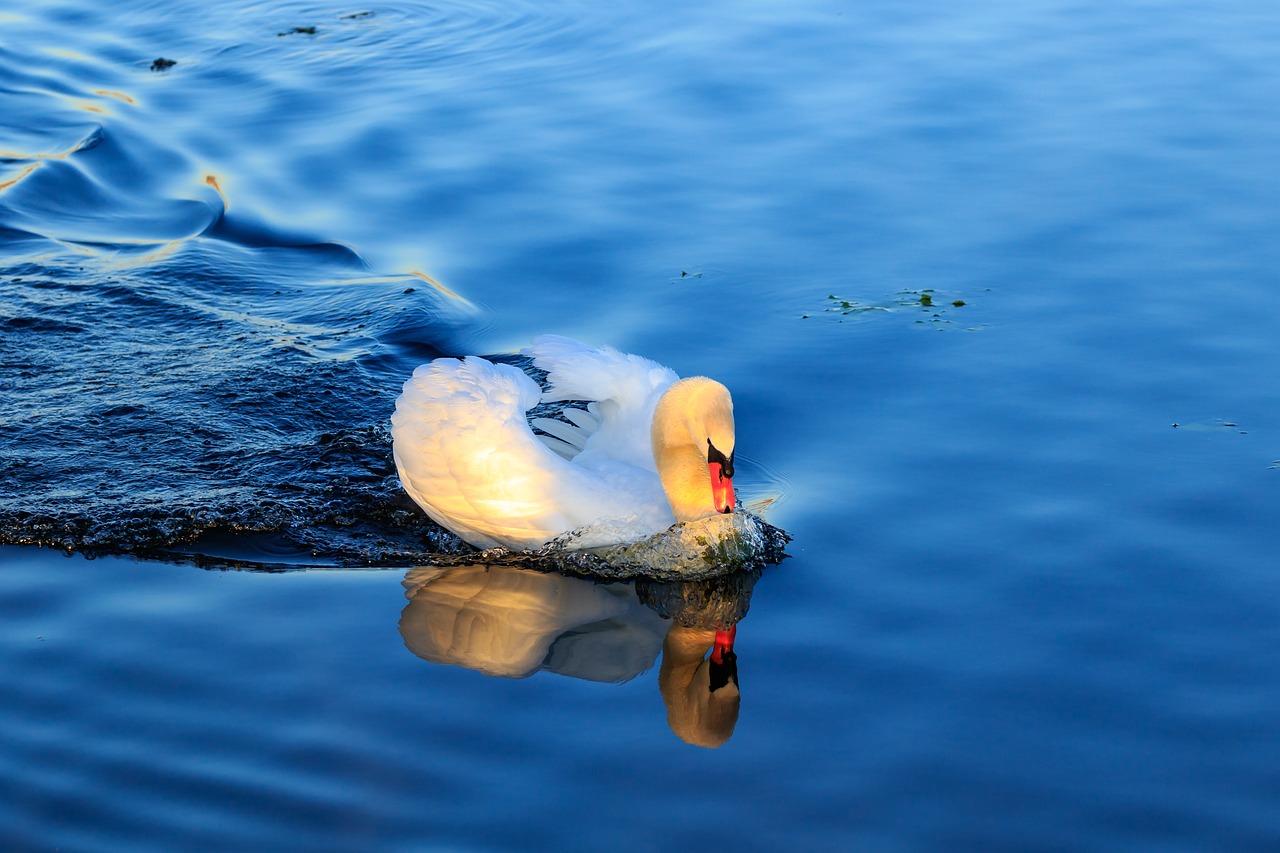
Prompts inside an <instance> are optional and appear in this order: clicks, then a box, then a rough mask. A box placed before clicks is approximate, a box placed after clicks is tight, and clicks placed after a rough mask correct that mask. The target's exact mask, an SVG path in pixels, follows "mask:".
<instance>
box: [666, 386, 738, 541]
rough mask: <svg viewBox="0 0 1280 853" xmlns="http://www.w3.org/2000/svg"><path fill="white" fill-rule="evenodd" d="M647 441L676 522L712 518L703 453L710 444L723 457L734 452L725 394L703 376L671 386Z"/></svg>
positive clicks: (730, 408) (712, 504)
mask: <svg viewBox="0 0 1280 853" xmlns="http://www.w3.org/2000/svg"><path fill="white" fill-rule="evenodd" d="M652 439H653V459H654V462H655V464H656V465H657V468H658V477H659V478H660V479H661V480H662V488H663V490H664V491H665V492H666V493H667V501H668V503H670V504H671V511H672V512H673V513H674V514H675V517H676V521H695V520H697V519H699V518H706V517H708V516H711V515H715V514H716V507H715V500H714V498H713V494H712V489H711V471H710V470H709V469H708V467H707V450H708V441H709V440H710V441H713V442H715V443H716V444H717V446H718V447H720V448H721V450H722V451H723V452H724V453H726V454H729V455H732V453H733V441H734V436H733V401H732V400H731V399H730V397H729V392H728V390H727V389H726V388H725V387H724V386H723V385H721V384H720V383H719V382H716V381H715V380H712V379H707V378H706V377H702V376H695V377H692V378H689V379H681V380H680V381H679V382H676V383H675V384H674V385H672V386H671V387H670V388H669V389H667V391H666V393H665V394H663V395H662V399H660V400H659V401H658V405H657V408H656V409H655V410H654V413H653V428H652ZM725 448H727V449H725Z"/></svg>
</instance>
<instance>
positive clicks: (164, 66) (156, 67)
mask: <svg viewBox="0 0 1280 853" xmlns="http://www.w3.org/2000/svg"><path fill="white" fill-rule="evenodd" d="M177 64H178V60H176V59H165V58H164V57H163V56H161V57H160V58H158V59H156V60H155V61H154V62H152V63H151V70H152V71H168V70H169V69H170V68H172V67H173V66H175V65H177Z"/></svg>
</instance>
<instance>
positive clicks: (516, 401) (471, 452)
mask: <svg viewBox="0 0 1280 853" xmlns="http://www.w3.org/2000/svg"><path fill="white" fill-rule="evenodd" d="M540 393H541V391H540V389H539V388H538V385H537V383H536V382H534V381H533V380H532V379H530V378H529V377H527V376H525V375H524V374H523V373H522V372H520V371H519V370H518V369H516V368H514V367H512V366H510V365H506V364H491V363H490V362H488V361H485V360H484V359H480V358H474V357H471V358H467V359H465V360H463V361H458V360H455V359H436V360H435V361H432V362H430V363H428V364H424V365H422V366H421V367H419V368H418V369H417V370H415V371H414V372H413V376H412V377H411V378H410V379H409V381H408V382H406V383H405V384H404V391H403V393H402V394H401V395H400V397H399V399H397V400H396V411H395V414H394V415H392V417H391V436H392V451H393V454H394V456H395V460H396V468H397V470H398V471H399V472H400V481H401V483H403V484H404V487H405V491H407V492H408V493H409V496H410V497H412V498H413V499H414V501H415V502H417V504H418V505H419V506H421V507H422V508H423V509H424V510H426V512H427V514H428V515H429V516H431V517H432V518H433V519H435V520H436V521H437V522H439V523H440V524H442V525H444V526H445V527H447V528H449V529H450V530H452V531H453V532H455V533H457V534H458V535H459V536H461V537H462V538H463V539H465V540H467V541H468V542H470V543H472V544H473V545H478V546H480V547H491V546H493V545H499V544H512V543H515V542H519V543H522V544H527V545H540V544H542V542H544V541H546V540H547V539H548V538H550V537H552V536H554V535H555V534H557V533H559V532H561V531H563V530H566V529H568V528H569V527H570V526H571V525H570V522H569V520H568V519H567V518H564V517H563V516H562V514H561V513H559V512H557V510H556V508H555V507H554V506H553V505H551V504H550V501H548V500H547V497H546V491H547V488H548V483H550V482H553V481H554V479H555V478H556V476H557V475H558V470H557V469H558V468H561V467H566V468H567V467H568V464H569V463H567V462H564V461H563V460H561V459H560V458H559V457H557V456H555V455H554V454H552V453H551V451H550V450H548V449H546V448H545V447H544V446H543V445H542V444H541V443H540V442H538V441H536V440H535V439H534V437H533V433H532V432H530V430H529V427H528V425H527V424H526V423H525V419H524V413H525V412H526V411H527V410H528V409H529V408H531V407H532V406H533V405H535V404H536V403H537V401H538V397H539V395H540Z"/></svg>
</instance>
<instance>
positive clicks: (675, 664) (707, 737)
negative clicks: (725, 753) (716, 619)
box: [658, 625, 742, 749]
mask: <svg viewBox="0 0 1280 853" xmlns="http://www.w3.org/2000/svg"><path fill="white" fill-rule="evenodd" d="M715 640H716V632H715V631H707V630H701V629H698V628H686V627H684V626H682V625H672V626H671V630H670V631H668V632H667V637H666V639H665V640H663V643H662V666H661V668H660V669H659V670H658V687H659V689H660V690H661V691H662V701H663V702H665V703H666V705H667V725H669V726H670V727H671V731H673V732H675V733H676V735H677V736H679V738H680V739H681V740H683V741H685V742H687V743H691V744H694V745H695V746H705V747H709V748H712V749H714V748H715V747H718V746H720V745H722V744H723V743H724V742H725V741H727V740H728V739H729V738H730V737H732V735H733V729H734V726H735V725H737V723H738V711H739V707H740V705H741V702H742V695H741V693H739V691H738V682H737V676H736V674H735V675H734V677H733V678H731V679H729V680H728V681H727V682H726V683H725V684H724V685H723V686H721V687H718V688H717V689H716V690H714V691H713V690H712V689H711V687H712V685H711V666H712V664H711V662H710V661H708V660H706V659H705V657H704V656H705V655H706V653H707V651H708V650H709V649H711V647H712V646H713V645H714V643H715Z"/></svg>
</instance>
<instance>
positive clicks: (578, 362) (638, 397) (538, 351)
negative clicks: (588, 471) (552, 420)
mask: <svg viewBox="0 0 1280 853" xmlns="http://www.w3.org/2000/svg"><path fill="white" fill-rule="evenodd" d="M524 354H525V355H528V356H532V358H533V364H534V366H535V367H537V368H539V369H541V370H545V371H546V372H547V384H548V388H547V390H546V392H544V393H543V395H542V397H543V399H544V400H547V401H557V400H588V401H593V402H592V405H591V406H589V407H588V413H589V418H586V419H584V420H589V421H590V423H589V424H588V425H584V424H581V423H580V424H579V427H580V429H581V430H582V432H580V433H572V434H571V435H570V436H563V435H562V436H560V437H561V438H564V439H565V440H566V441H568V442H569V443H570V444H571V445H574V446H575V447H579V448H581V454H580V455H577V456H576V459H575V461H577V462H578V463H579V464H590V463H591V461H592V460H602V459H612V460H617V461H621V462H627V463H629V464H632V465H638V466H640V467H642V468H645V469H647V470H650V471H653V470H656V467H655V466H654V462H653V445H652V440H651V438H650V435H649V426H650V424H651V423H652V422H653V410H654V407H655V406H657V404H658V398H659V397H661V396H662V393H663V392H664V391H666V390H667V388H668V387H669V386H670V385H671V383H673V382H675V381H676V380H677V379H679V378H680V377H678V376H677V375H676V374H675V371H673V370H671V369H670V368H668V367H663V366H662V365H660V364H658V363H657V362H654V361H650V360H649V359H647V358H642V357H641V356H638V355H630V354H628V353H623V352H619V351H618V350H616V349H614V348H612V347H590V346H587V345H586V344H582V343H579V342H577V341H575V340H572V339H570V338H565V337H560V336H559V335H543V336H541V337H538V338H535V339H534V340H533V344H532V345H531V346H530V347H529V348H528V349H526V350H525V351H524ZM569 411H570V410H566V414H568V412H569ZM570 417H572V415H570ZM575 422H576V421H575ZM540 428H541V426H540Z"/></svg>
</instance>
